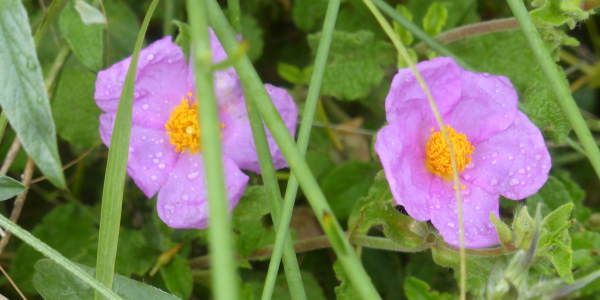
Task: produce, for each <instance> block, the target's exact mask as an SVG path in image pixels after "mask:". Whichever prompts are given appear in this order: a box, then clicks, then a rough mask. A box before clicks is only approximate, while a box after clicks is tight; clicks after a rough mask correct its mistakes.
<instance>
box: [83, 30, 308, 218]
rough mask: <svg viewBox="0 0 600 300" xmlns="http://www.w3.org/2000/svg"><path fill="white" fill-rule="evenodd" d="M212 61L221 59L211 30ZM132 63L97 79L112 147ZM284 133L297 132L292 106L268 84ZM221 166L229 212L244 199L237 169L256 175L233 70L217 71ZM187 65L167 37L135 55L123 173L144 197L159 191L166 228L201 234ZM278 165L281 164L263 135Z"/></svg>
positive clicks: (103, 130)
mask: <svg viewBox="0 0 600 300" xmlns="http://www.w3.org/2000/svg"><path fill="white" fill-rule="evenodd" d="M211 47H212V52H213V60H214V61H221V60H223V59H225V58H226V54H225V51H224V50H223V48H222V47H221V44H220V43H219V41H218V40H217V38H216V36H215V35H214V33H212V32H211ZM130 60H131V58H126V59H124V60H122V61H120V62H118V63H116V64H115V65H113V66H111V67H110V68H108V69H106V70H103V71H101V72H99V73H98V78H97V80H96V92H95V95H94V98H95V99H96V104H97V105H98V106H99V107H100V108H101V109H102V111H103V113H102V115H101V116H100V135H101V138H102V141H103V142H104V143H105V144H106V145H107V146H108V145H109V143H110V139H111V135H112V131H113V125H114V119H115V115H116V111H117V106H118V102H119V97H120V94H121V90H122V88H123V82H124V80H125V74H126V72H127V68H128V67H129V63H130ZM265 88H266V90H267V92H268V93H269V95H270V96H271V99H272V100H273V103H274V105H275V106H276V107H277V109H278V111H279V113H280V115H281V117H282V118H283V120H284V122H285V124H286V126H287V128H288V129H289V130H290V132H291V133H292V134H294V132H295V130H296V119H297V115H298V111H297V107H296V104H295V103H294V101H293V99H292V97H291V96H290V95H289V94H288V93H287V91H286V90H284V89H281V88H278V87H275V86H272V85H268V84H267V85H265ZM215 93H216V95H217V101H218V106H219V118H220V122H221V124H220V127H221V141H222V145H223V165H224V172H225V183H226V188H227V192H228V196H229V203H230V209H233V207H235V205H236V204H237V202H238V200H239V199H240V197H241V196H242V194H243V192H244V189H245V187H246V184H247V183H248V176H246V175H245V174H244V173H243V172H242V171H241V170H240V169H244V170H248V171H253V172H259V171H260V169H259V165H258V158H257V155H256V151H255V147H254V142H253V139H252V132H251V129H250V124H249V122H248V116H247V113H246V106H245V103H244V96H243V92H242V88H241V85H240V82H239V81H238V77H237V74H236V72H235V70H234V69H233V68H230V69H227V70H224V71H219V72H216V73H215ZM197 107H198V105H197V101H196V96H195V87H194V77H193V72H192V69H191V65H190V64H189V63H188V62H186V59H185V56H184V54H183V52H182V50H181V49H180V48H179V47H178V46H177V45H175V44H174V43H173V42H172V41H171V37H164V38H163V39H161V40H158V41H156V42H154V43H152V44H150V45H149V46H148V47H146V48H145V49H143V50H142V51H141V52H140V60H139V65H138V71H137V77H136V80H135V91H134V99H133V124H132V128H131V140H130V144H129V161H128V163H127V172H128V174H129V176H131V178H133V181H134V182H135V183H136V184H137V186H138V187H139V188H140V189H141V190H142V191H143V192H144V194H146V196H148V197H152V196H153V195H155V194H156V193H158V214H159V216H160V218H161V219H162V220H163V221H164V222H165V223H166V224H167V225H169V226H170V227H174V228H204V227H206V226H207V222H208V211H207V196H206V188H205V180H204V177H205V175H204V169H203V163H202V149H200V147H199V146H198V142H199V140H200V139H201V137H202V135H201V128H200V126H199V125H198V121H197V116H196V114H197V109H198V108H197ZM268 138H269V146H270V149H271V154H272V155H273V160H274V163H275V167H277V168H282V167H285V166H286V162H285V160H284V158H283V156H282V155H281V153H280V151H279V149H278V148H277V147H276V144H275V142H274V141H273V139H272V138H271V136H270V135H269V136H268Z"/></svg>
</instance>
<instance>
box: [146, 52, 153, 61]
mask: <svg viewBox="0 0 600 300" xmlns="http://www.w3.org/2000/svg"><path fill="white" fill-rule="evenodd" d="M147 59H148V61H151V60H153V59H154V54H152V53H150V54H148V57H147Z"/></svg>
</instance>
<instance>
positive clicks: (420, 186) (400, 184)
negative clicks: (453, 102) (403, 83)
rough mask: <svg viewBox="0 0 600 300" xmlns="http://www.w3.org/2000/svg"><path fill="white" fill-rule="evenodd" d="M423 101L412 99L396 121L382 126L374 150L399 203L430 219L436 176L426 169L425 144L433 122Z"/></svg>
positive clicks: (419, 215) (420, 216)
mask: <svg viewBox="0 0 600 300" xmlns="http://www.w3.org/2000/svg"><path fill="white" fill-rule="evenodd" d="M419 102H420V100H413V101H410V103H412V106H407V107H405V108H404V109H403V111H402V112H399V115H398V117H399V118H402V122H393V123H391V124H389V125H387V126H385V127H383V128H382V129H381V130H380V131H379V132H378V133H377V138H376V142H375V152H377V155H378V156H379V160H380V161H381V164H382V165H383V170H384V172H385V176H386V178H387V181H388V183H389V185H390V189H391V192H392V195H393V196H394V199H395V200H396V203H398V204H400V205H402V206H404V208H405V209H406V211H407V212H408V214H410V215H411V216H412V217H413V218H415V219H417V220H419V221H426V220H429V217H430V216H429V208H428V206H427V200H428V198H429V188H430V185H431V181H432V180H433V177H434V175H432V174H431V173H430V172H429V171H427V169H426V168H425V143H426V139H427V132H429V130H430V129H431V123H430V122H429V121H427V118H424V115H425V114H426V113H425V112H423V111H422V110H423V109H429V108H428V107H423V106H422V105H421V104H420V103H419Z"/></svg>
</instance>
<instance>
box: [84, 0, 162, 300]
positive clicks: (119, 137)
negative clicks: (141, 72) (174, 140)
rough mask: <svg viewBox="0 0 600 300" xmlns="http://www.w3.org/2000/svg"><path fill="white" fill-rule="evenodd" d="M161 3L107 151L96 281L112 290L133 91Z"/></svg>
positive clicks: (129, 78)
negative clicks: (138, 69) (138, 68)
mask: <svg viewBox="0 0 600 300" xmlns="http://www.w3.org/2000/svg"><path fill="white" fill-rule="evenodd" d="M157 5H158V0H152V3H150V7H148V11H147V12H146V16H144V21H143V22H142V27H141V28H140V31H139V32H138V35H137V38H136V41H135V48H134V50H133V54H132V55H131V63H130V64H129V69H128V70H127V75H126V77H125V83H124V86H123V90H122V92H121V98H120V99H119V107H118V110H117V115H116V119H115V125H114V128H115V129H118V130H113V135H112V138H111V142H110V149H109V151H108V161H107V163H106V173H105V175H104V186H103V189H102V207H101V209H100V232H99V234H98V254H97V257H96V278H97V279H98V280H99V281H100V282H102V283H103V284H105V285H106V286H107V287H109V288H111V287H112V282H113V277H114V270H115V259H116V256H117V245H118V243H119V229H120V224H121V210H122V205H123V191H124V189H125V176H126V166H127V158H128V155H129V151H128V149H129V137H130V135H131V120H132V102H133V89H134V84H135V75H136V72H137V64H138V58H139V54H140V51H141V49H142V44H143V42H144V36H145V35H146V30H147V29H148V24H149V23H150V19H151V17H152V14H153V13H154V10H155V9H156V6H157ZM100 298H101V294H100V293H98V292H96V295H95V299H100Z"/></svg>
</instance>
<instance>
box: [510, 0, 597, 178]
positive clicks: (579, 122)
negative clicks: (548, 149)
mask: <svg viewBox="0 0 600 300" xmlns="http://www.w3.org/2000/svg"><path fill="white" fill-rule="evenodd" d="M508 5H509V6H510V9H511V10H512V12H513V15H514V16H515V17H516V18H517V20H518V21H519V24H520V25H521V30H522V31H523V33H524V34H525V37H526V38H527V41H528V42H529V45H530V46H531V50H532V51H533V54H534V55H535V57H536V59H537V61H538V63H539V64H540V66H541V67H542V71H543V72H544V75H546V79H548V81H549V82H550V83H551V86H552V90H553V91H554V94H555V95H556V98H557V100H558V104H559V105H560V107H561V108H562V110H563V112H564V113H565V115H566V116H567V118H568V119H569V122H570V123H571V126H572V127H573V130H574V131H575V134H576V135H577V137H578V138H579V141H580V142H581V146H582V147H583V149H584V150H585V153H586V154H587V157H588V159H589V160H590V163H591V164H592V167H593V168H594V171H595V172H596V175H597V176H598V178H600V150H599V149H598V145H597V144H596V141H595V140H594V137H593V136H592V132H591V131H590V129H589V128H588V127H587V124H586V123H585V120H584V119H583V116H582V115H581V112H580V111H579V108H578V107H577V103H575V100H574V99H573V96H572V95H571V92H570V91H569V87H568V85H567V84H565V82H564V80H563V79H562V78H561V75H560V74H559V73H558V68H559V67H558V66H557V65H556V63H555V62H554V60H553V59H552V57H551V56H550V53H548V50H547V49H546V46H545V45H544V42H543V41H542V38H541V37H540V34H539V33H538V32H537V29H536V28H535V25H534V24H533V21H532V20H531V17H530V16H529V12H528V11H527V8H526V7H525V5H524V4H523V1H521V0H508Z"/></svg>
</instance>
